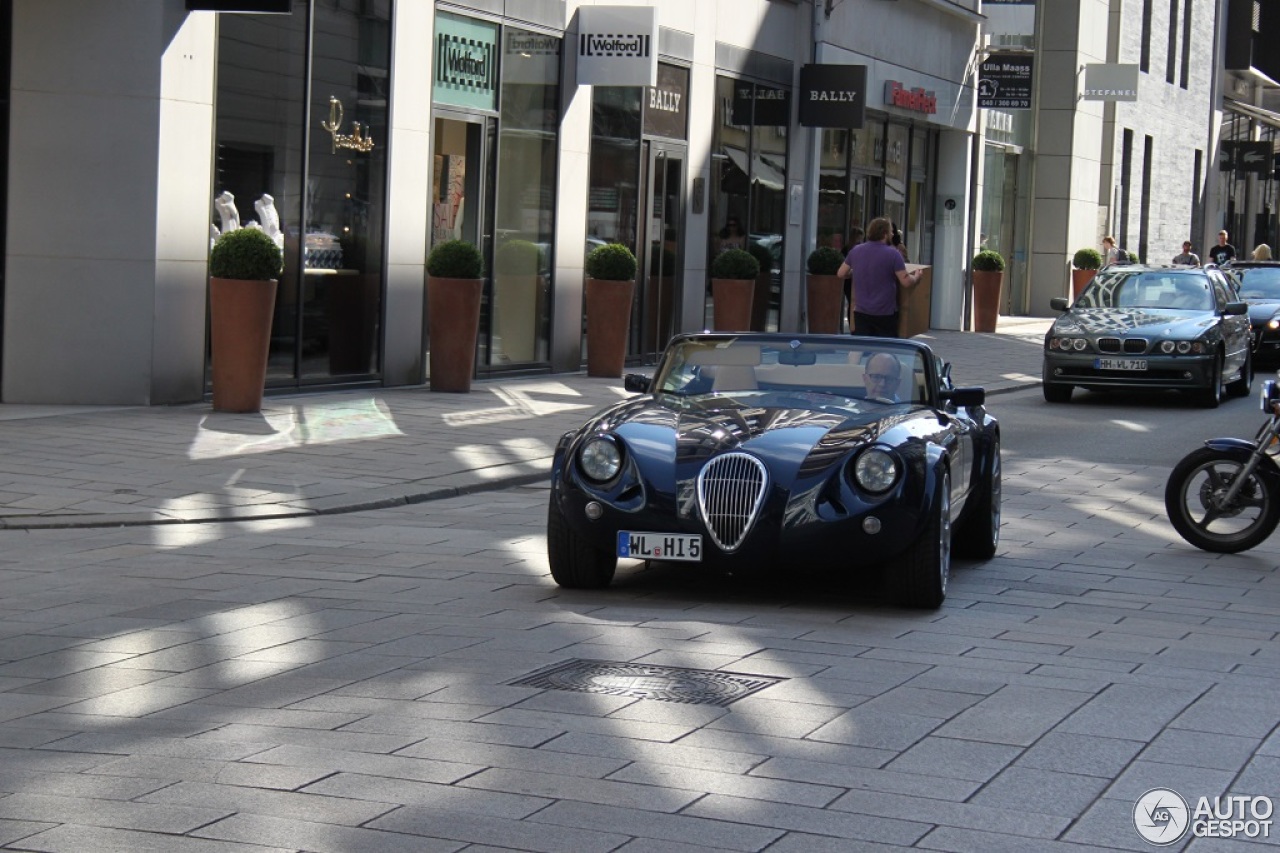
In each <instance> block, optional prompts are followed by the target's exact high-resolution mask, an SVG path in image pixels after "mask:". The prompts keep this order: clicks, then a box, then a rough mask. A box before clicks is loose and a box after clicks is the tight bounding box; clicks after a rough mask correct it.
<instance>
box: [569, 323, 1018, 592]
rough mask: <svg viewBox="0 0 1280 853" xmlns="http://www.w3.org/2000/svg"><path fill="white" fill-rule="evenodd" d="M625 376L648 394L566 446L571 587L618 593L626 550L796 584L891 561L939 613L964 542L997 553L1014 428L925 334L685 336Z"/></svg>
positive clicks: (968, 550) (972, 549) (886, 571)
mask: <svg viewBox="0 0 1280 853" xmlns="http://www.w3.org/2000/svg"><path fill="white" fill-rule="evenodd" d="M626 387H627V390H629V391H632V392H635V394H636V396H633V397H631V398H629V399H627V400H625V401H623V402H620V403H618V404H616V405H613V406H610V407H608V408H606V409H604V410H602V411H600V412H599V413H597V414H596V415H595V416H593V417H592V418H591V419H590V420H589V421H588V422H587V423H586V424H584V425H583V426H582V427H581V428H580V429H577V430H574V431H572V432H568V433H566V434H565V435H563V436H562V437H561V438H560V441H559V443H558V445H557V447H556V453H555V461H554V463H553V467H552V485H551V498H550V506H549V508H548V516H547V556H548V560H549V563H550V567H551V574H552V577H553V578H554V579H555V581H556V582H557V583H558V584H560V585H561V586H564V587H577V588H596V587H603V586H607V585H608V584H609V583H610V582H611V581H612V579H613V576H614V572H615V569H616V567H617V563H618V560H619V558H633V559H640V560H654V561H672V562H683V563H701V564H708V565H711V566H714V567H718V568H723V569H725V570H728V571H729V572H731V573H743V574H771V575H775V576H782V577H786V576H788V575H792V574H794V573H795V571H794V570H796V569H798V568H800V567H809V566H815V565H817V566H822V567H825V568H829V569H830V570H831V571H834V572H846V573H847V572H863V571H868V570H873V571H878V572H881V573H882V576H883V577H884V579H885V580H886V582H887V583H888V586H889V589H890V591H891V593H892V594H893V596H894V597H895V599H896V600H897V601H898V602H899V603H900V604H903V605H906V606H912V607H929V608H933V607H938V606H939V605H940V604H941V603H942V601H943V599H944V598H945V596H946V592H947V581H948V578H949V576H950V571H951V553H952V543H953V541H954V543H955V546H956V550H957V553H960V554H962V555H964V556H970V557H975V558H978V559H987V558H990V557H992V556H993V555H994V554H995V552H996V547H997V544H998V542H999V537H1000V430H999V425H998V423H997V421H996V419H995V418H993V417H992V416H991V415H990V414H989V413H988V412H987V411H986V408H985V393H984V391H983V389H982V388H959V387H955V386H954V385H953V383H952V381H951V378H950V367H949V365H945V364H943V363H942V362H940V361H939V360H938V359H937V357H936V356H935V355H934V353H933V352H932V351H931V350H930V349H929V348H928V347H927V346H926V345H924V344H922V343H919V342H915V341H909V340H897V339H881V338H865V337H847V336H819V335H799V336H796V335H784V334H745V333H744V334H707V333H704V334H696V335H680V336H677V337H675V338H674V339H672V342H671V344H670V345H669V346H668V347H667V350H666V352H665V353H664V354H663V356H662V358H661V360H660V362H659V364H658V367H657V370H656V372H655V373H654V375H653V376H652V377H649V376H644V375H639V374H632V375H629V376H627V377H626Z"/></svg>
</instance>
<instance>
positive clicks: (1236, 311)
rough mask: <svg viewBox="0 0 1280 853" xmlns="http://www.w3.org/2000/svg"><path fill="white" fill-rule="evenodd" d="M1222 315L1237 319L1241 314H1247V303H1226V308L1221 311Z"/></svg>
mask: <svg viewBox="0 0 1280 853" xmlns="http://www.w3.org/2000/svg"><path fill="white" fill-rule="evenodd" d="M1222 313H1223V314H1225V315H1227V316H1228V317H1238V316H1240V315H1241V314H1248V313H1249V303H1247V302H1228V303H1227V307H1226V308H1224V309H1222Z"/></svg>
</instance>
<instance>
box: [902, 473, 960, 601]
mask: <svg viewBox="0 0 1280 853" xmlns="http://www.w3.org/2000/svg"><path fill="white" fill-rule="evenodd" d="M937 482H938V486H937V488H938V494H937V495H936V496H935V497H934V501H933V507H932V509H931V511H930V513H929V523H928V525H926V527H925V529H924V531H922V532H921V535H920V538H919V539H917V540H916V541H915V543H914V544H913V545H912V546H911V547H910V549H908V550H907V553H906V557H905V559H904V561H903V565H901V566H895V567H893V568H892V569H890V571H892V572H893V573H894V576H895V580H896V583H897V587H898V590H897V592H898V594H897V599H898V604H900V605H902V606H903V607H919V608H926V609H929V610H936V609H937V608H938V607H941V606H942V601H943V599H945V598H946V597H947V582H948V581H949V580H950V578H951V475H950V472H948V471H947V469H946V468H943V469H941V471H940V472H939V474H938V480H937Z"/></svg>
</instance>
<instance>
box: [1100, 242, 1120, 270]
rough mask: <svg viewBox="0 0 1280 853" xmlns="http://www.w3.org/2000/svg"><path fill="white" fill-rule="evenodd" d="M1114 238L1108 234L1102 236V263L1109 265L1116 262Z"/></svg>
mask: <svg viewBox="0 0 1280 853" xmlns="http://www.w3.org/2000/svg"><path fill="white" fill-rule="evenodd" d="M1116 252H1117V249H1116V238H1115V237H1112V236H1111V235H1110V234H1108V235H1107V236H1106V237H1103V238H1102V265H1103V266H1104V267H1106V266H1110V265H1111V264H1114V263H1115V262H1116Z"/></svg>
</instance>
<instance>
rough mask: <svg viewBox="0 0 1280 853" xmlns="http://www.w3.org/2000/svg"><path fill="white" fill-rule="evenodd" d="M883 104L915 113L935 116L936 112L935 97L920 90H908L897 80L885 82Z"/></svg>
mask: <svg viewBox="0 0 1280 853" xmlns="http://www.w3.org/2000/svg"><path fill="white" fill-rule="evenodd" d="M884 102H885V103H886V104H890V105H892V106H895V107H901V108H902V109H904V110H911V111H912V112H916V113H925V114H927V115H936V114H937V112H938V96H937V95H935V94H934V93H933V92H926V91H925V90H924V89H920V88H916V89H908V88H906V87H905V86H903V85H902V84H901V83H899V82H898V81H897V80H886V81H885V83H884Z"/></svg>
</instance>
